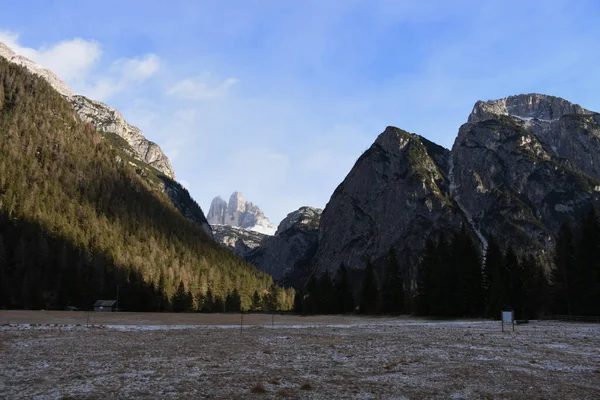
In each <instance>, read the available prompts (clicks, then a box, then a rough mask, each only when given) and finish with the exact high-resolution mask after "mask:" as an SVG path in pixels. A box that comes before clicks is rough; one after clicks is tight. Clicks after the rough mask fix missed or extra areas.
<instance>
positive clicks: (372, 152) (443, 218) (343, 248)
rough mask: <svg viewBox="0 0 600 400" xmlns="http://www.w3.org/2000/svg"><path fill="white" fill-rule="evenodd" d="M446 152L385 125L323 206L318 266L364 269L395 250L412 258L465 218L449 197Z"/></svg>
mask: <svg viewBox="0 0 600 400" xmlns="http://www.w3.org/2000/svg"><path fill="white" fill-rule="evenodd" d="M449 155H450V154H449V151H448V150H446V149H444V148H442V147H440V146H438V145H436V144H434V143H432V142H430V141H428V140H426V139H424V138H422V137H420V136H418V135H414V134H410V133H408V132H405V131H402V130H401V129H398V128H394V127H388V128H387V129H386V130H385V131H384V132H383V133H382V134H380V135H379V137H378V138H377V140H376V141H375V143H374V144H373V145H372V146H371V148H369V149H368V150H367V151H366V152H365V153H364V154H363V155H362V156H361V157H360V158H359V159H358V161H357V162H356V164H355V165H354V167H353V168H352V170H351V171H350V173H349V174H348V176H347V177H346V179H344V181H343V182H342V184H340V185H339V186H338V188H337V189H336V190H335V192H334V193H333V195H332V197H331V199H330V201H329V203H328V204H327V206H326V207H325V210H324V211H323V215H322V217H321V226H320V231H319V248H318V251H317V254H316V259H315V262H316V268H317V269H318V270H319V271H324V270H325V269H329V270H330V271H331V272H335V271H336V270H337V268H338V267H339V265H340V264H341V263H344V264H345V265H346V266H347V267H349V268H355V269H362V268H365V266H366V264H367V262H368V261H376V260H378V259H380V258H382V257H384V256H385V255H386V254H388V252H389V251H390V249H395V250H396V251H397V253H398V254H399V255H402V256H403V257H405V258H406V260H405V261H409V260H412V261H415V260H416V258H417V257H418V255H419V253H420V250H421V248H422V247H423V246H424V243H425V239H426V238H427V237H428V236H429V235H430V234H432V233H433V232H434V230H435V231H444V230H448V231H450V230H453V229H454V227H456V226H459V225H460V223H461V221H463V218H462V216H461V215H460V210H458V208H457V207H456V205H455V204H454V202H453V201H452V199H451V198H449V182H448V178H447V175H448V169H449V165H448V159H449Z"/></svg>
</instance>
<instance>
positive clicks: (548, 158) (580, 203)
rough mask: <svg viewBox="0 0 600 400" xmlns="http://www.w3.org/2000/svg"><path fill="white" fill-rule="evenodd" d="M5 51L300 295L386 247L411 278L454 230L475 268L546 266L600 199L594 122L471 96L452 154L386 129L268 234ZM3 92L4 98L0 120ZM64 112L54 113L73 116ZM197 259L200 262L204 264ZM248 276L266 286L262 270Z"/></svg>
mask: <svg viewBox="0 0 600 400" xmlns="http://www.w3.org/2000/svg"><path fill="white" fill-rule="evenodd" d="M0 56H2V57H3V58H5V59H7V60H8V61H10V62H11V63H13V64H18V65H19V66H21V67H23V68H26V69H27V70H28V71H30V72H31V73H33V74H35V75H37V76H39V77H41V78H43V79H44V80H45V81H46V82H48V83H49V84H50V85H51V86H52V88H53V89H54V90H55V91H56V92H58V93H59V94H60V96H61V98H62V99H64V101H66V102H67V103H68V104H69V106H70V107H71V110H72V113H73V115H74V116H76V119H77V121H79V122H78V123H81V124H85V125H87V124H90V125H91V126H93V127H94V129H95V131H96V132H97V133H99V134H100V136H97V137H99V138H100V140H101V141H102V143H104V144H103V145H102V146H104V145H106V146H108V147H109V148H113V149H116V150H117V151H116V152H115V154H114V159H113V162H114V163H115V164H118V167H117V168H119V171H121V169H122V170H123V171H125V170H127V171H129V170H132V171H134V172H135V176H136V178H135V182H138V180H140V182H143V185H144V187H146V188H148V190H150V193H152V195H153V196H154V195H156V196H158V197H157V198H160V199H162V200H161V201H163V200H165V201H168V203H169V204H168V205H166V206H165V207H167V209H170V208H169V207H172V208H173V209H175V210H177V212H178V215H179V216H183V217H185V218H187V219H188V220H189V221H190V223H191V224H194V225H195V226H196V227H198V228H199V229H201V230H202V231H203V232H204V233H205V235H206V237H210V236H213V237H214V239H215V240H216V241H217V242H219V243H220V244H221V245H224V246H225V247H228V248H230V249H231V250H233V251H234V252H236V253H237V254H238V255H240V256H242V257H244V258H245V259H246V260H247V261H249V262H250V263H252V264H253V265H255V266H256V267H257V268H258V269H260V270H262V271H264V272H267V273H268V274H270V275H271V276H272V277H273V278H274V279H276V280H278V281H281V282H286V283H288V284H291V285H294V286H296V287H301V286H302V285H303V284H304V283H305V282H306V280H307V278H308V277H309V276H311V275H315V274H316V275H320V274H322V273H323V272H325V271H327V272H329V273H331V274H333V275H335V274H336V272H337V271H338V269H339V268H340V266H341V265H342V264H343V265H344V266H345V267H347V268H348V269H349V270H351V271H359V272H360V271H362V270H364V269H365V268H366V266H367V265H368V264H369V263H373V264H374V265H375V266H376V268H377V266H381V265H382V263H383V261H384V259H385V258H386V256H387V255H388V254H389V253H390V251H391V250H393V251H394V252H395V254H397V255H398V260H399V262H400V263H401V265H402V266H403V269H404V270H405V271H408V272H411V273H412V272H414V271H415V268H416V265H417V264H418V262H419V258H420V255H421V252H422V250H423V248H424V246H425V242H426V239H427V238H436V237H439V236H440V235H451V234H452V233H454V232H457V231H459V230H460V229H461V227H465V229H466V230H467V231H468V233H469V234H470V235H471V236H472V237H473V238H474V239H475V240H476V242H477V243H478V244H479V250H480V253H481V254H482V259H483V260H485V255H486V252H487V247H488V241H489V240H490V239H491V238H493V239H494V241H495V242H497V243H498V244H499V245H500V246H501V247H502V248H508V247H511V248H513V249H515V251H516V252H517V254H518V255H519V256H520V257H523V256H526V255H531V256H533V257H534V258H535V260H536V261H537V262H538V264H539V265H541V266H542V267H544V268H545V269H546V270H548V269H549V268H550V266H551V265H552V256H553V251H554V246H555V243H556V237H557V234H558V231H559V229H560V226H561V224H563V223H565V222H567V223H571V224H575V223H576V221H577V220H578V219H579V218H580V216H581V215H582V214H584V213H585V212H587V210H589V209H590V208H591V207H597V206H598V203H599V201H600V151H599V150H600V114H598V113H596V112H593V111H590V110H586V109H585V108H582V107H581V106H579V105H576V104H573V103H571V102H569V101H567V100H564V99H561V98H558V97H553V96H549V95H543V94H535V93H532V94H521V95H516V96H509V97H506V98H502V99H499V100H490V101H477V102H476V103H475V105H474V107H473V110H472V112H471V114H470V115H469V116H468V117H467V118H466V123H465V124H463V125H462V126H461V127H460V128H459V130H458V133H457V137H456V139H455V141H454V144H453V146H452V148H451V149H446V148H444V147H442V146H439V145H437V144H435V143H433V142H431V141H429V140H428V139H426V138H424V137H422V136H419V135H418V134H415V133H409V132H407V131H404V130H402V129H400V128H397V127H391V126H390V127H387V128H386V129H385V130H384V131H383V132H382V133H381V134H379V136H378V137H377V138H376V139H375V141H374V143H373V144H372V146H371V147H370V148H369V149H368V150H367V151H365V152H364V153H363V154H362V155H361V156H360V157H359V158H358V160H357V161H356V163H355V164H354V166H353V168H352V169H351V170H350V172H349V173H348V175H347V176H346V177H345V179H344V180H343V181H342V182H341V183H340V185H339V186H338V187H337V188H336V189H335V191H334V192H333V194H332V195H331V198H330V200H329V202H328V203H327V205H326V206H325V208H324V209H323V210H320V209H316V208H311V207H302V208H300V209H299V210H296V211H293V212H291V213H290V214H288V216H287V217H286V218H285V219H284V220H283V221H281V223H280V224H279V226H278V227H275V225H273V224H272V223H271V222H270V221H269V220H268V218H266V216H265V215H264V213H263V212H262V211H261V210H260V209H259V208H258V207H257V206H255V205H254V204H252V203H251V202H247V201H246V200H244V198H243V195H242V194H241V193H239V192H234V193H233V194H232V195H231V197H230V199H229V201H228V202H227V201H225V200H223V199H222V198H221V197H216V198H215V199H214V200H213V201H212V203H211V206H210V210H209V212H208V218H205V216H204V213H203V212H202V210H201V209H200V207H199V206H198V205H197V204H196V203H195V202H194V201H193V199H192V198H191V197H190V196H189V193H188V192H187V191H186V190H185V189H184V188H183V187H182V186H181V185H179V184H178V183H177V182H176V181H175V173H174V171H173V170H172V168H171V165H170V162H169V160H168V158H167V157H166V155H165V154H164V153H163V152H162V150H161V149H160V147H159V146H158V145H156V144H155V143H152V142H150V141H148V140H147V139H146V138H145V137H144V136H143V134H142V132H140V130H139V129H137V128H135V127H133V126H131V125H130V124H128V123H127V122H126V121H125V120H124V119H123V117H122V115H121V114H120V113H119V112H118V111H117V110H114V109H112V108H111V107H109V106H107V105H105V104H103V103H100V102H96V101H93V100H90V99H87V98H85V97H83V96H78V95H75V94H74V93H72V91H71V90H70V89H69V88H68V86H67V85H66V84H64V83H63V82H62V81H60V79H59V78H58V77H56V75H54V74H53V73H52V72H51V71H48V70H46V69H44V68H41V67H39V66H37V65H36V64H35V63H33V62H31V61H30V60H27V59H25V58H23V57H20V56H18V55H16V54H14V52H12V51H11V50H10V49H9V48H7V47H6V46H4V45H3V44H0ZM5 70H6V71H8V72H6V74H8V75H7V76H10V77H13V76H17V77H18V79H23V80H24V81H25V82H29V81H28V79H29V78H28V77H26V76H25V75H24V72H23V71H13V70H12V69H10V68H5ZM7 79H8V78H6V79H5V80H6V82H8V83H6V84H5V86H6V87H5V88H4V89H3V90H4V92H3V93H5V97H6V96H9V95H10V96H16V95H15V94H13V92H12V91H11V90H13V89H12V87H11V86H10V82H12V80H11V79H17V78H10V79H8V80H7ZM39 85H41V84H40V83H38V82H34V83H31V84H30V86H31V87H35V88H38V87H39ZM23 90H25V89H23ZM40 90H41V89H40ZM19 93H20V92H19ZM19 95H20V94H19ZM30 95H31V96H33V94H30ZM10 96H9V97H6V99H5V100H4V103H3V104H4V107H5V114H6V115H5V120H6V121H9V122H10V120H9V117H11V115H12V114H10V112H9V111H10V110H11V109H10V107H13V105H12V104H13V103H11V101H13V100H12V97H10ZM50 97H52V96H50ZM34 100H35V99H28V100H27V101H30V102H33V101H34ZM51 100H52V101H53V102H55V101H56V102H58V100H56V99H54V98H52V99H51ZM36 104H37V103H36ZM43 106H44V105H43V104H41V105H39V106H38V107H43ZM7 107H8V108H7ZM23 113H24V114H23V115H24V118H27V117H30V118H32V119H33V118H34V117H33V114H31V112H30V111H28V110H24V111H23ZM64 113H65V114H64V116H63V117H62V118H65V119H66V120H67V119H68V118H72V117H71V116H68V115H69V114H68V112H67V111H64ZM9 122H6V124H8V123H9ZM10 123H13V122H10ZM74 129H75V128H74ZM77 129H79V125H77ZM90 135H92V136H91V137H94V138H96V136H93V134H90ZM59 137H60V135H59ZM57 140H58V139H57ZM94 140H96V139H94ZM9 150H10V149H9ZM67 150H68V149H67ZM102 151H105V150H102ZM7 154H8V153H7ZM34 155H35V153H34ZM63 167H64V166H61V168H63ZM15 174H17V172H15ZM14 179H16V180H18V179H21V177H20V176H18V175H16V177H15V178H14ZM29 179H33V178H29ZM132 179H133V178H132ZM19 182H20V181H19ZM7 188H8V189H11V190H13V188H12V187H8V186H6V187H5V188H4V189H3V190H4V193H6V191H7V190H8V189H7ZM84 189H85V188H83V187H82V188H81V189H80V190H84ZM139 190H141V189H139ZM4 196H6V194H5V195H4ZM22 200H23V201H25V199H22ZM93 201H94V202H96V201H98V199H97V198H94V199H93ZM131 201H134V200H131ZM5 203H6V201H5ZM98 207H100V206H98ZM102 207H104V206H102ZM102 207H100V209H102ZM132 207H133V205H132ZM31 213H32V214H31ZM31 213H30V214H26V216H28V218H33V219H35V218H34V217H33V215H37V214H35V212H34V211H31ZM177 218H179V217H177ZM51 229H54V228H51ZM186 229H187V228H186ZM136 234H140V235H142V234H141V233H136ZM90 240H91V239H90ZM94 240H96V239H94ZM144 240H146V239H144ZM199 240H200V239H199ZM204 240H205V239H204V238H203V239H201V240H200V241H202V242H203V241H204ZM210 240H212V239H210ZM94 243H95V242H94ZM213 243H214V242H213ZM215 246H216V244H215ZM216 248H217V247H214V248H212V247H211V249H213V250H214V249H216ZM213 250H210V251H213ZM214 251H217V250H214ZM220 251H221V250H220ZM175 253H176V252H175ZM175 253H173V254H175ZM201 253H202V252H201V251H200V253H195V254H196V255H195V256H198V257H200V259H202V257H203V256H202V255H201ZM215 254H217V253H215ZM218 254H221V253H218ZM228 254H229V253H228ZM231 256H232V255H231ZM140 257H142V255H140ZM223 257H229V256H223ZM232 257H233V256H232ZM132 259H133V258H132ZM186 261H189V260H180V264H179V265H178V266H177V267H173V268H171V267H169V268H171V269H170V271H171V272H169V271H166V272H165V271H163V273H166V274H167V275H168V274H171V275H168V276H169V280H170V284H171V285H174V284H176V283H177V280H178V279H177V278H174V276H179V277H181V278H182V279H181V280H182V281H185V282H186V285H187V286H186V287H190V288H191V287H192V284H199V285H201V286H202V287H203V289H202V291H205V290H206V288H207V287H208V286H210V285H209V283H207V282H206V281H203V282H204V283H201V284H200V283H198V282H200V281H201V280H200V279H199V278H198V277H197V276H195V275H194V274H193V273H192V272H190V271H189V270H186V269H185V268H184V267H183V266H182V265H185V263H186ZM213 261H214V258H213ZM194 262H195V261H194ZM240 262H241V261H240ZM240 265H241V264H240ZM244 268H245V267H244ZM153 274H154V275H153V276H152V277H150V275H146V276H143V278H144V279H147V280H149V281H152V282H155V283H157V282H158V279H157V276H158V275H157V273H156V271H155V272H153ZM244 274H246V273H244ZM252 274H253V273H252ZM412 276H413V280H414V275H412ZM184 278H185V279H184ZM257 279H258V280H260V281H261V282H262V283H261V284H264V282H267V280H265V279H263V276H262V275H257ZM234 281H235V280H234V279H232V278H231V277H228V276H227V274H226V273H225V275H223V276H222V282H221V283H218V285H220V289H219V291H220V293H222V294H224V293H226V290H228V289H229V288H232V287H234V286H235V284H234ZM188 282H189V283H188ZM210 284H214V285H217V283H215V282H211V283H210ZM252 285H254V283H252V284H251V285H249V286H248V289H247V290H250V289H249V287H250V286H252ZM259 286H260V285H259ZM252 287H254V286H252Z"/></svg>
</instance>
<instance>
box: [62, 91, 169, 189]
mask: <svg viewBox="0 0 600 400" xmlns="http://www.w3.org/2000/svg"><path fill="white" fill-rule="evenodd" d="M69 100H70V101H71V104H72V105H73V108H75V111H77V115H79V118H81V120H82V121H85V122H89V123H90V124H92V125H94V126H95V127H96V129H98V130H99V131H100V132H109V133H114V134H116V135H118V136H120V137H121V138H123V139H124V140H125V141H126V142H127V143H128V144H129V146H130V149H131V150H132V152H131V153H132V154H131V155H132V156H133V157H135V158H138V159H140V160H141V161H143V162H145V163H146V164H148V165H150V166H152V167H154V168H156V169H157V170H158V171H160V172H162V173H163V174H165V175H166V176H167V177H169V178H171V179H175V172H173V168H172V167H171V163H170V161H169V159H168V158H167V156H166V155H165V154H164V153H163V151H162V150H161V148H160V147H159V146H158V145H157V144H156V143H153V142H151V141H149V140H148V139H146V138H145V137H144V135H143V134H142V132H141V131H140V130H139V129H138V128H136V127H135V126H133V125H130V124H128V123H127V121H125V119H124V118H123V116H122V115H121V113H120V112H118V111H117V110H115V109H114V108H112V107H109V106H107V105H106V104H104V103H101V102H99V101H94V100H90V99H88V98H86V97H84V96H71V97H70V98H69Z"/></svg>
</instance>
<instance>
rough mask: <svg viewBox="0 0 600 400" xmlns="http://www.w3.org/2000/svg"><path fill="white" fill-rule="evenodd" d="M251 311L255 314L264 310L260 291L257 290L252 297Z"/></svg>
mask: <svg viewBox="0 0 600 400" xmlns="http://www.w3.org/2000/svg"><path fill="white" fill-rule="evenodd" d="M250 310H251V311H254V312H257V311H262V310H263V302H262V298H261V297H260V294H259V293H258V290H255V291H254V294H253V295H252V304H251V306H250Z"/></svg>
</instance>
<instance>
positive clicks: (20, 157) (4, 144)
mask: <svg viewBox="0 0 600 400" xmlns="http://www.w3.org/2000/svg"><path fill="white" fill-rule="evenodd" d="M111 143H114V141H113V139H111V138H110V137H108V136H105V135H102V134H100V133H98V132H97V131H96V130H95V129H94V128H93V127H92V126H91V125H87V124H84V123H82V122H80V121H79V120H78V119H77V117H76V115H75V113H74V111H73V109H72V108H71V105H70V104H69V103H68V102H67V101H66V100H65V99H64V98H63V97H62V96H61V95H60V94H58V93H57V92H56V91H55V90H53V89H52V88H51V87H50V85H49V84H48V83H46V82H45V81H44V80H43V79H41V78H39V77H37V76H35V75H33V74H31V73H29V72H27V71H26V70H25V69H24V68H22V67H20V66H17V65H14V64H11V63H9V62H7V61H6V60H4V59H3V58H1V57H0V308H27V309H62V308H64V307H66V306H74V307H81V308H89V307H91V305H92V304H93V302H94V301H95V300H97V299H116V297H117V293H118V295H119V307H120V308H122V309H125V310H132V311H137V310H139V311H144V310H165V309H174V310H176V311H185V310H191V309H197V310H205V311H211V310H222V309H225V310H226V309H227V305H229V306H230V308H236V309H239V308H246V309H249V308H250V306H251V305H252V303H253V296H254V295H255V293H256V294H258V295H259V297H260V298H261V299H262V298H271V300H273V298H275V299H276V303H277V304H276V305H274V306H272V307H275V308H276V309H286V308H291V306H292V303H293V297H294V295H293V291H290V290H287V291H285V290H283V289H281V288H278V287H276V286H273V282H272V279H271V277H270V276H269V275H267V274H265V273H262V272H259V271H257V270H256V269H255V268H253V267H252V266H251V265H249V264H248V263H246V262H245V261H243V260H242V259H240V258H238V257H236V256H234V255H233V254H232V253H230V252H229V251H226V250H224V249H222V248H221V247H220V246H219V245H217V244H216V243H215V242H214V241H213V240H211V239H210V238H209V237H208V236H207V235H206V233H205V232H204V231H203V230H202V228H201V227H200V226H199V225H197V224H195V223H193V222H191V221H189V220H187V219H186V218H184V217H183V216H182V215H181V214H180V213H179V212H178V211H177V210H176V209H175V208H174V207H173V205H172V204H171V203H170V202H169V201H168V200H167V198H166V196H165V195H164V193H162V192H161V191H160V190H159V189H157V185H156V184H153V183H152V181H153V180H154V181H155V182H159V180H158V179H156V178H157V177H156V176H155V175H153V176H148V173H144V174H138V173H136V169H135V167H132V166H131V165H130V163H129V162H128V160H130V157H129V156H128V155H127V154H126V153H125V152H123V151H121V150H120V149H119V148H118V146H114V145H113V144H111ZM152 174H153V172H151V173H150V175H152ZM140 175H144V176H140ZM222 305H224V308H223V307H222Z"/></svg>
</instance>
